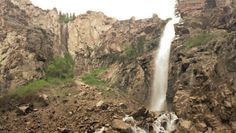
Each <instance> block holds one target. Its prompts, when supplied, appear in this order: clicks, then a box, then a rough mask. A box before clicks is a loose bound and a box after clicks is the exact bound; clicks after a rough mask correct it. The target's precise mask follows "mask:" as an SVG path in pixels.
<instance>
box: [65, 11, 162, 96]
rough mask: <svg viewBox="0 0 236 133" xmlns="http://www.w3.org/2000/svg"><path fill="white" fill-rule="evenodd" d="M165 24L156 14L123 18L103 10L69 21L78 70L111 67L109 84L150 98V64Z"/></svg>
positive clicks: (107, 78)
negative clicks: (115, 16) (140, 18)
mask: <svg viewBox="0 0 236 133" xmlns="http://www.w3.org/2000/svg"><path fill="white" fill-rule="evenodd" d="M164 24H165V22H164V21H161V20H160V19H159V18H158V17H157V16H155V15H154V16H153V18H150V19H144V20H135V19H134V18H131V19H130V20H124V21H118V20H116V19H113V18H109V17H107V16H105V15H104V14H103V13H101V12H91V11H89V12H87V13H86V14H83V15H80V16H78V17H77V18H76V19H75V20H74V21H72V22H69V24H68V30H69V31H70V32H69V38H68V50H69V51H70V52H71V53H72V55H74V57H75V58H76V62H77V65H76V69H77V73H79V74H82V73H84V72H86V71H89V70H91V69H93V68H96V67H100V66H109V68H111V69H109V71H108V72H107V73H106V74H105V75H104V76H103V77H104V80H106V81H107V82H108V83H109V85H110V86H112V87H117V88H120V89H123V90H126V91H127V92H128V93H129V94H130V95H134V97H136V98H137V99H138V100H140V101H143V100H144V99H147V96H148V90H149V89H150V87H151V82H152V81H151V79H152V78H151V77H152V71H153V70H152V68H153V67H151V66H152V65H153V64H154V60H153V59H154V54H155V50H156V48H157V46H158V43H159V39H160V36H161V31H162V28H163V27H164ZM84 66H86V67H84ZM144 94H145V95H144Z"/></svg>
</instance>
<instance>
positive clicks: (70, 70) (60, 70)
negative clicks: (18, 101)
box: [11, 53, 74, 97]
mask: <svg viewBox="0 0 236 133" xmlns="http://www.w3.org/2000/svg"><path fill="white" fill-rule="evenodd" d="M45 73H46V77H45V78H44V79H41V80H36V81H32V82H29V83H28V84H25V85H23V86H21V87H18V88H16V89H15V90H14V91H13V92H11V93H12V94H13V95H18V96H21V97H24V96H27V95H30V94H32V93H34V92H36V91H38V90H40V89H42V88H45V87H51V86H58V85H62V84H65V83H68V82H71V81H72V79H73V76H74V60H73V58H72V57H71V55H70V54H69V53H66V54H65V55H64V57H57V58H55V59H54V60H53V61H52V62H51V63H50V64H48V65H47V66H46V68H45Z"/></svg>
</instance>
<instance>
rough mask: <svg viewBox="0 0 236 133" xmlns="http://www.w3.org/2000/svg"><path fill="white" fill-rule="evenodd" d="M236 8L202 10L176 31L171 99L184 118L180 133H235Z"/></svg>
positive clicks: (172, 56) (184, 18)
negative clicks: (184, 121) (177, 36)
mask: <svg viewBox="0 0 236 133" xmlns="http://www.w3.org/2000/svg"><path fill="white" fill-rule="evenodd" d="M235 20H236V16H235V9H234V8H232V7H224V8H214V9H210V10H209V9H207V10H201V11H198V12H197V13H196V12H195V13H189V14H187V15H185V16H184V17H183V23H182V24H179V25H177V26H176V30H177V34H179V35H180V37H179V38H178V39H177V40H176V41H174V43H173V45H172V52H171V59H170V61H171V62H170V76H169V77H170V78H169V86H170V88H169V92H168V95H169V99H170V100H173V106H174V107H173V109H174V111H175V112H176V113H177V115H178V116H179V117H181V118H184V119H186V120H188V121H187V122H186V123H188V124H185V125H187V126H183V128H182V129H180V132H219V133H220V132H229V133H230V132H235V131H236V127H235V124H236V110H235V109H236V99H235V98H236V56H235V53H236V38H235V35H236V32H235V30H236V28H235V24H236V23H235Z"/></svg>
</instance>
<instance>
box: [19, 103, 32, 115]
mask: <svg viewBox="0 0 236 133" xmlns="http://www.w3.org/2000/svg"><path fill="white" fill-rule="evenodd" d="M32 111H34V109H33V105H22V106H19V107H18V108H17V111H16V113H17V115H26V114H28V113H30V112H32Z"/></svg>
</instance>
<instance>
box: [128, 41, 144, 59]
mask: <svg viewBox="0 0 236 133" xmlns="http://www.w3.org/2000/svg"><path fill="white" fill-rule="evenodd" d="M144 44H145V38H144V37H140V38H138V42H137V43H135V44H126V45H124V46H125V49H124V57H125V58H128V59H134V58H137V57H138V56H140V55H142V54H143V52H145V49H144Z"/></svg>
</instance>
